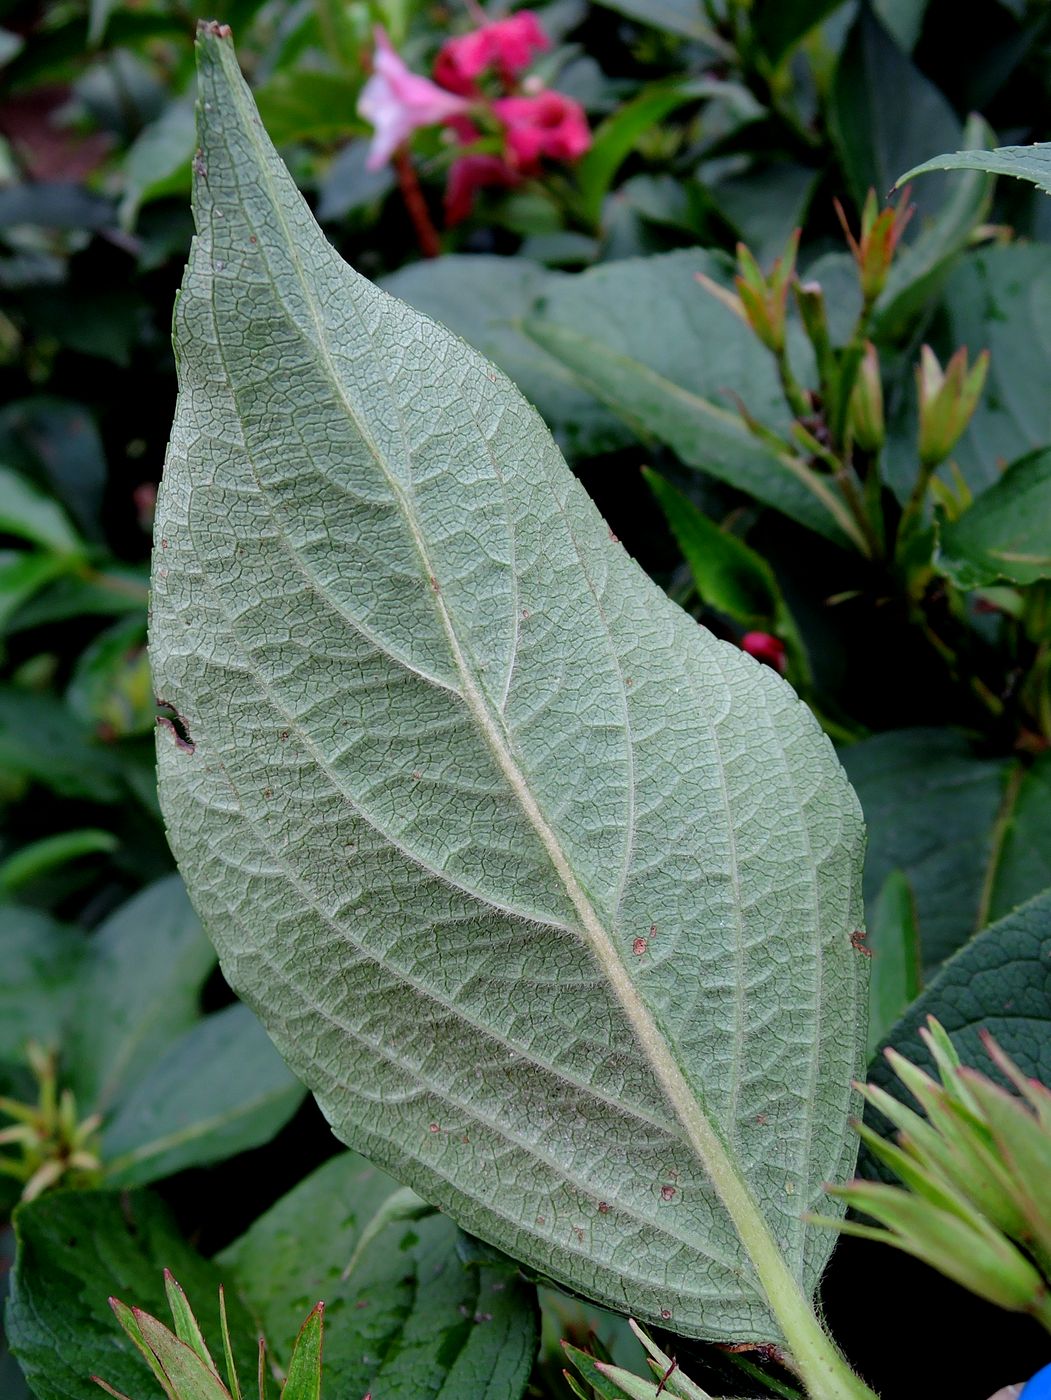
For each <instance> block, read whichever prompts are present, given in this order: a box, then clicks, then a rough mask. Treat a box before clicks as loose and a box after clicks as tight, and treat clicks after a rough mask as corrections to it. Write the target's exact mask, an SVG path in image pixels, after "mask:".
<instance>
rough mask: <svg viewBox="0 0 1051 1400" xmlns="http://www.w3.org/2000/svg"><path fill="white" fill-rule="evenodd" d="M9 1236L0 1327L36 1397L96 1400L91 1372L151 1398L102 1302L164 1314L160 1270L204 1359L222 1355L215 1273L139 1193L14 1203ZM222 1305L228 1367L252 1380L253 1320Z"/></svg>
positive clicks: (71, 1194)
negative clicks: (188, 1304) (198, 1332)
mask: <svg viewBox="0 0 1051 1400" xmlns="http://www.w3.org/2000/svg"><path fill="white" fill-rule="evenodd" d="M15 1230H16V1233H17V1236H18V1257H17V1262H16V1266H15V1270H14V1274H13V1276H12V1284H11V1295H10V1300H9V1302H8V1307H7V1314H6V1319H5V1325H6V1328H7V1334H8V1339H9V1342H10V1345H11V1349H12V1351H13V1352H14V1353H15V1355H16V1357H17V1358H18V1361H19V1362H20V1363H21V1365H22V1368H23V1369H24V1371H25V1373H26V1376H27V1377H28V1379H29V1382H30V1385H31V1386H32V1387H33V1391H34V1393H35V1395H36V1397H37V1400H98V1397H99V1396H100V1395H101V1393H102V1392H101V1391H100V1390H99V1389H98V1387H97V1386H96V1385H95V1384H94V1382H93V1381H92V1380H91V1377H92V1376H93V1375H99V1376H102V1377H103V1378H104V1379H105V1380H106V1381H108V1382H109V1384H110V1385H112V1386H113V1387H114V1388H115V1389H117V1390H120V1391H123V1392H124V1394H125V1395H127V1396H129V1397H130V1400H158V1385H157V1382H156V1380H155V1379H154V1377H153V1375H152V1374H151V1372H150V1369H149V1367H148V1366H147V1365H146V1362H145V1361H144V1360H143V1359H142V1357H141V1356H140V1355H139V1354H138V1352H137V1351H136V1349H135V1348H134V1346H133V1345H132V1343H131V1342H130V1341H129V1340H128V1338H127V1337H126V1336H125V1335H124V1334H123V1332H122V1331H121V1329H120V1327H119V1326H118V1325H117V1322H116V1319H115V1318H114V1316H113V1313H112V1312H111V1311H110V1307H109V1304H108V1302H107V1299H108V1298H109V1297H111V1296H112V1295H116V1296H117V1297H119V1298H122V1299H123V1300H124V1301H125V1302H126V1303H129V1304H134V1305H135V1306H136V1307H139V1308H142V1309H144V1310H146V1311H148V1312H149V1313H151V1314H153V1315H155V1316H160V1317H166V1316H167V1315H168V1312H167V1303H166V1298H165V1291H164V1277H163V1270H164V1269H165V1268H166V1267H167V1268H170V1269H171V1271H172V1273H173V1274H174V1275H175V1276H176V1278H178V1280H179V1282H180V1283H181V1284H182V1286H183V1287H184V1288H185V1290H186V1292H187V1294H188V1295H189V1297H190V1298H191V1299H192V1300H193V1302H194V1307H195V1310H196V1313H197V1317H198V1319H199V1321H200V1323H201V1327H202V1329H203V1331H204V1335H205V1338H206V1340H207V1343H208V1347H209V1349H210V1351H211V1353H212V1355H213V1356H220V1355H222V1337H221V1335H220V1330H219V1325H218V1322H219V1313H218V1306H217V1302H216V1299H217V1291H218V1286H219V1283H220V1281H221V1276H220V1274H219V1272H218V1271H217V1270H216V1268H215V1267H214V1266H213V1265H212V1264H210V1263H207V1262H206V1261H205V1260H204V1259H202V1258H201V1256H200V1255H199V1254H197V1253H196V1252H195V1251H194V1250H193V1249H192V1248H191V1247H190V1246H189V1245H188V1244H187V1243H186V1242H185V1240H184V1239H183V1237H182V1235H181V1233H180V1232H179V1230H178V1229H177V1228H176V1225H175V1223H174V1221H173V1220H172V1218H171V1216H170V1214H169V1212H168V1210H167V1208H166V1207H165V1206H163V1205H162V1204H161V1202H160V1201H159V1200H157V1198H156V1197H154V1196H152V1195H150V1194H149V1193H148V1192H145V1191H133V1192H115V1191H114V1192H109V1191H65V1192H55V1193H52V1194H50V1195H45V1196H41V1197H40V1198H39V1199H38V1200H36V1201H32V1202H30V1203H29V1204H26V1205H22V1206H20V1207H19V1208H18V1211H17V1212H16V1215H15ZM226 1302H227V1308H228V1310H229V1314H230V1327H231V1332H232V1336H233V1343H234V1350H235V1354H236V1357H237V1364H238V1366H239V1367H240V1368H241V1372H242V1374H243V1375H246V1376H249V1375H254V1374H255V1338H256V1331H255V1324H254V1323H253V1322H252V1321H251V1320H250V1318H249V1316H248V1313H247V1312H246V1311H245V1308H244V1305H243V1304H242V1303H241V1302H240V1300H239V1299H238V1298H237V1297H236V1296H235V1295H234V1294H232V1293H231V1292H230V1291H228V1292H227V1299H226Z"/></svg>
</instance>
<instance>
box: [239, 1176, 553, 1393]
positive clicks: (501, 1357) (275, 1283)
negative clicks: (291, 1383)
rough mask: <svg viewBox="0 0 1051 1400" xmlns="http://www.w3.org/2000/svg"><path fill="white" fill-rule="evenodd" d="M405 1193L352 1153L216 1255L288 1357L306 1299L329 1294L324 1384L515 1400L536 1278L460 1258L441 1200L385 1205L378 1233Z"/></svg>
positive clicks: (533, 1334)
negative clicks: (419, 1208) (412, 1215)
mask: <svg viewBox="0 0 1051 1400" xmlns="http://www.w3.org/2000/svg"><path fill="white" fill-rule="evenodd" d="M399 1194H400V1188H399V1186H398V1184H397V1182H395V1181H392V1180H391V1178H390V1177H389V1176H387V1175H386V1174H385V1173H383V1172H381V1171H379V1170H378V1169H377V1168H375V1167H373V1166H370V1165H369V1163H367V1162H365V1161H364V1160H363V1159H362V1158H361V1157H358V1156H356V1155H355V1154H354V1153H344V1154H343V1155H342V1156H340V1157H336V1158H334V1159H333V1160H332V1161H330V1162H327V1163H326V1164H325V1165H324V1166H323V1167H321V1168H319V1170H317V1171H316V1172H314V1173H313V1175H311V1176H309V1177H307V1179H306V1180H305V1181H303V1182H301V1183H300V1184H299V1186H297V1187H296V1188H295V1190H293V1191H291V1192H289V1194H288V1195H287V1196H284V1197H282V1199H281V1200H280V1201H278V1203H277V1205H275V1206H274V1207H273V1208H272V1209H271V1210H269V1211H268V1212H267V1213H266V1214H265V1215H264V1216H262V1217H261V1218H260V1219H259V1220H257V1221H256V1222H255V1224H254V1225H253V1226H252V1227H251V1229H249V1231H248V1232H247V1234H245V1235H243V1236H242V1237H241V1238H240V1239H239V1240H238V1241H237V1242H236V1243H235V1244H233V1245H231V1246H230V1248H229V1249H227V1250H226V1251H225V1252H224V1253H223V1254H222V1255H221V1256H220V1260H219V1262H220V1263H221V1264H222V1266H223V1268H224V1269H226V1270H227V1275H228V1277H232V1278H233V1279H234V1280H236V1282H237V1285H238V1287H239V1288H240V1289H241V1291H242V1292H243V1293H244V1294H245V1295H246V1296H247V1297H248V1298H249V1300H250V1302H251V1305H252V1307H253V1309H254V1310H255V1312H256V1315H257V1317H258V1319H259V1322H260V1324H261V1326H262V1327H263V1329H264V1330H265V1332H266V1335H267V1337H268V1338H269V1339H270V1340H271V1342H272V1343H273V1345H274V1347H275V1348H276V1351H275V1355H276V1356H277V1358H278V1360H279V1361H281V1362H282V1363H287V1361H288V1349H289V1348H290V1346H291V1342H292V1339H293V1337H294V1336H295V1333H296V1328H297V1327H298V1325H299V1323H300V1321H301V1319H302V1313H303V1306H304V1303H303V1299H304V1298H307V1299H313V1298H323V1299H324V1301H325V1307H326V1310H327V1315H326V1322H325V1386H326V1392H325V1393H326V1395H329V1394H330V1395H332V1396H344V1395H346V1396H355V1397H356V1396H360V1395H364V1394H365V1393H366V1391H369V1390H371V1391H372V1392H373V1394H374V1395H376V1396H377V1400H418V1397H419V1396H422V1395H435V1396H442V1397H445V1400H459V1397H460V1396H470V1397H471V1400H518V1396H519V1395H521V1393H522V1390H523V1388H524V1386H525V1384H526V1381H527V1380H528V1378H529V1374H530V1371H531V1370H532V1366H533V1360H534V1358H535V1355H536V1343H537V1320H536V1305H535V1300H534V1297H533V1290H532V1289H531V1288H529V1287H527V1286H526V1285H525V1284H524V1283H523V1282H522V1281H521V1280H520V1279H519V1278H517V1277H516V1276H515V1274H514V1273H508V1272H507V1271H506V1270H504V1269H498V1268H493V1267H487V1266H477V1265H474V1266H470V1267H465V1266H464V1265H463V1264H462V1263H461V1262H460V1260H459V1259H458V1257H457V1254H456V1240H457V1230H456V1227H455V1226H454V1225H453V1223H452V1221H451V1220H449V1219H448V1218H447V1217H446V1216H443V1215H439V1214H438V1213H437V1212H432V1213H430V1214H429V1215H428V1216H427V1217H426V1218H424V1219H417V1220H412V1221H409V1220H405V1219H394V1218H388V1219H387V1221H386V1223H385V1224H384V1225H383V1226H382V1228H381V1229H380V1230H379V1232H378V1233H371V1231H372V1225H373V1222H374V1221H375V1220H376V1219H377V1218H382V1217H383V1216H384V1213H385V1212H386V1211H387V1207H388V1205H389V1202H390V1201H391V1200H392V1199H393V1198H396V1197H397V1196H398V1195H399ZM370 1233H371V1238H368V1236H369V1235H370ZM363 1241H364V1244H363ZM348 1270H349V1271H348ZM286 1400H287V1398H286Z"/></svg>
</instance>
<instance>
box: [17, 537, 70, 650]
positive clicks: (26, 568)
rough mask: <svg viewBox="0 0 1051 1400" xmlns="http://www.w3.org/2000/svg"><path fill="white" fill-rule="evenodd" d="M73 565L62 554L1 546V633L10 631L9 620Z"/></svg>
mask: <svg viewBox="0 0 1051 1400" xmlns="http://www.w3.org/2000/svg"><path fill="white" fill-rule="evenodd" d="M69 567H70V561H69V559H68V558H67V557H66V556H64V555H61V554H45V553H44V552H43V550H39V549H34V550H25V549H5V550H0V633H6V632H7V631H8V627H7V624H8V621H9V619H10V618H11V617H13V616H14V615H15V614H16V613H17V612H18V610H19V608H21V607H22V606H23V605H24V604H25V603H27V602H28V601H29V600H30V599H31V598H34V597H35V596H36V595H37V594H38V593H39V592H40V591H41V590H42V589H44V588H46V587H47V585H48V584H49V583H52V582H53V581H54V580H55V579H56V578H60V577H61V576H62V575H63V574H64V573H65V572H66V571H67V569H68V568H69Z"/></svg>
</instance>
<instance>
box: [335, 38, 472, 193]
mask: <svg viewBox="0 0 1051 1400" xmlns="http://www.w3.org/2000/svg"><path fill="white" fill-rule="evenodd" d="M466 108H467V103H466V102H465V101H464V100H463V98H462V97H457V96H455V95H454V94H453V93H451V92H446V91H445V90H444V89H442V88H440V87H437V86H436V85H435V84H434V83H432V82H431V80H430V79H429V78H422V77H420V75H419V74H418V73H413V72H412V71H411V70H410V69H409V68H407V67H406V66H405V63H404V62H403V60H402V59H401V58H400V57H399V56H398V54H397V53H396V52H395V49H394V47H393V45H392V44H391V41H390V40H389V39H388V38H387V34H386V31H385V30H384V29H381V28H379V27H377V29H376V52H375V54H374V56H373V71H372V77H371V78H370V79H369V80H368V82H367V83H366V84H365V86H364V87H363V88H362V90H361V96H360V97H359V98H358V115H359V116H362V117H364V118H365V120H366V121H367V122H369V123H371V125H372V126H373V127H374V128H375V133H376V134H375V135H374V136H373V138H372V147H371V149H370V151H369V157H368V160H367V161H366V162H365V166H366V169H368V170H378V169H379V168H380V166H381V165H386V163H387V162H388V161H389V160H390V158H391V156H392V155H393V154H394V152H395V151H396V150H397V149H398V147H399V146H400V145H401V143H402V142H403V141H404V140H405V139H406V137H407V136H410V135H411V134H412V132H414V131H415V130H416V128H417V127H420V126H435V125H437V123H439V122H444V121H448V119H449V118H450V117H453V116H456V115H457V114H459V113H461V112H463V111H465V110H466Z"/></svg>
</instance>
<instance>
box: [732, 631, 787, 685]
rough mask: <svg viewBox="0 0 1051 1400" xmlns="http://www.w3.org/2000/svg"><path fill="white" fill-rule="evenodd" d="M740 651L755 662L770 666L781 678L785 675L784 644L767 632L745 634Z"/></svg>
mask: <svg viewBox="0 0 1051 1400" xmlns="http://www.w3.org/2000/svg"><path fill="white" fill-rule="evenodd" d="M741 650H742V651H746V652H747V653H748V655H749V656H754V657H755V659H756V660H757V661H763V662H765V663H766V665H767V666H772V667H773V668H774V670H775V671H777V672H779V673H780V674H781V675H782V676H783V675H784V673H785V665H786V660H785V644H784V642H782V641H781V640H780V638H778V637H774V636H771V634H770V633H769V632H746V633H745V634H744V636H743V637H742V638H741Z"/></svg>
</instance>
